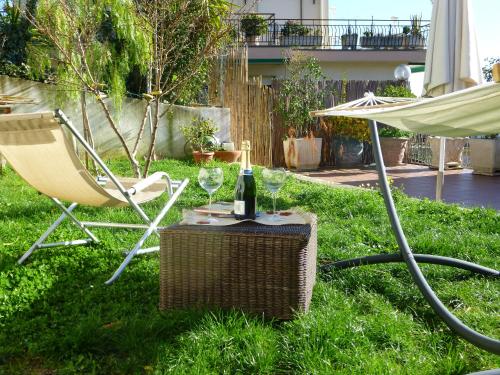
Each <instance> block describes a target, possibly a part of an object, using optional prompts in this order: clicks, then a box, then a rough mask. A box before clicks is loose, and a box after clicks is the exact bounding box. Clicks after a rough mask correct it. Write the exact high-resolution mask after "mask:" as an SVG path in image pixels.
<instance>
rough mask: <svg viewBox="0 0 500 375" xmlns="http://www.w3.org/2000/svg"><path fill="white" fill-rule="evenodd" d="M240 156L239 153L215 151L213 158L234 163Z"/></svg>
mask: <svg viewBox="0 0 500 375" xmlns="http://www.w3.org/2000/svg"><path fill="white" fill-rule="evenodd" d="M240 156H241V151H215V154H214V158H215V159H216V160H220V161H224V162H226V163H234V162H235V161H236V160H238V159H239V157H240Z"/></svg>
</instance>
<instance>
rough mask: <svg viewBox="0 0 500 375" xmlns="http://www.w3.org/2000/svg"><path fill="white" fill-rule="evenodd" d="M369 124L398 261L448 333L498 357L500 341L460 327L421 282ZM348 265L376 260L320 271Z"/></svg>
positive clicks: (375, 134) (372, 124)
mask: <svg viewBox="0 0 500 375" xmlns="http://www.w3.org/2000/svg"><path fill="white" fill-rule="evenodd" d="M369 124H370V133H371V138H372V144H373V154H374V156H375V162H376V165H377V172H378V177H379V184H380V189H381V192H382V195H383V197H384V202H385V206H386V209H387V214H388V215H389V220H390V222H391V226H392V231H393V232H394V235H395V237H396V241H397V243H398V247H399V251H400V254H401V257H402V258H403V260H404V262H405V263H406V265H407V267H408V270H409V271H410V274H411V276H412V278H413V281H414V283H415V284H416V285H417V287H418V289H419V290H420V292H421V293H422V295H423V296H424V298H425V300H426V301H427V303H429V305H430V306H431V307H432V309H433V310H434V312H435V313H436V314H437V315H438V316H439V317H440V318H441V319H442V320H443V321H444V322H445V323H446V325H448V327H450V329H452V330H453V331H455V332H456V333H457V334H458V335H459V336H461V337H463V338H464V339H465V340H467V341H469V342H470V343H471V344H473V345H475V346H477V347H478V348H481V349H484V350H486V351H489V352H491V353H495V354H500V341H499V340H496V339H493V338H491V337H488V336H485V335H483V334H481V333H479V332H476V331H474V330H473V329H471V328H469V327H467V326H466V325H465V324H463V323H462V321H460V320H459V319H458V318H457V317H456V316H455V315H453V314H452V313H451V312H450V311H449V310H448V309H447V308H446V306H445V305H444V304H443V303H442V302H441V301H440V300H439V298H438V297H437V296H436V294H435V293H434V291H433V290H432V288H431V287H430V285H429V283H428V282H427V280H426V279H425V276H424V275H423V273H422V271H421V270H420V268H419V266H418V264H417V262H416V261H415V256H414V254H413V253H412V251H411V249H410V246H409V245H408V241H407V240H406V237H405V234H404V232H403V228H402V227H401V223H400V222H399V217H398V214H397V212H396V207H395V206H394V200H393V199H392V194H391V189H390V187H389V184H388V182H387V175H386V173H385V166H384V159H383V157H382V150H381V148H380V141H379V137H378V132H377V123H376V122H375V121H373V120H370V121H369ZM379 260H380V261H379V262H378V263H386V262H387V259H386V257H383V256H381V257H380V259H379ZM349 262H351V264H353V266H358V265H363V264H374V263H377V261H376V260H373V261H372V262H370V263H368V262H356V260H348V261H341V262H335V263H331V264H329V265H325V266H323V268H326V267H329V268H334V267H335V265H336V264H345V263H349ZM432 263H438V262H437V261H432ZM446 263H447V265H451V266H454V267H456V266H458V265H460V264H463V261H458V260H452V261H446ZM460 268H464V267H460ZM470 268H475V267H470ZM477 271H479V270H477ZM483 271H484V273H483V272H481V273H483V274H492V276H494V277H499V276H500V272H499V271H497V270H491V269H484V270H483Z"/></svg>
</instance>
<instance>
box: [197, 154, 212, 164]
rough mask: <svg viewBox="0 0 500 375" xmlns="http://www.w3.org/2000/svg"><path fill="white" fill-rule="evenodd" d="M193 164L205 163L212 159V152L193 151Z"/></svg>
mask: <svg viewBox="0 0 500 375" xmlns="http://www.w3.org/2000/svg"><path fill="white" fill-rule="evenodd" d="M193 158H194V162H195V163H197V164H201V163H206V162H207V161H210V160H212V159H213V158H214V153H213V152H200V151H193Z"/></svg>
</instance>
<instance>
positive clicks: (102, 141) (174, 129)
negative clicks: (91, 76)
mask: <svg viewBox="0 0 500 375" xmlns="http://www.w3.org/2000/svg"><path fill="white" fill-rule="evenodd" d="M57 89H58V87H57V86H55V85H48V84H44V83H39V82H33V81H27V80H22V79H17V78H11V77H7V76H1V75H0V93H1V94H4V95H20V96H27V97H30V98H33V99H34V100H36V101H37V104H33V105H32V104H29V105H27V104H23V105H15V106H13V112H14V113H19V112H41V111H47V110H49V111H50V110H54V109H55V108H61V109H62V110H63V111H64V112H65V113H66V114H67V115H68V117H69V118H70V119H71V120H72V122H73V124H74V125H75V126H76V127H77V128H78V129H80V130H81V129H82V115H81V111H80V102H79V101H77V102H75V103H64V104H62V105H58V102H57V100H56V95H57ZM87 102H88V105H87V111H88V113H89V121H90V126H91V128H92V132H93V134H94V139H95V143H96V150H97V152H98V153H99V154H100V155H101V156H107V157H109V156H115V155H119V154H122V153H123V151H122V148H121V146H120V144H119V141H118V138H117V137H116V135H115V134H114V132H113V131H112V129H111V128H110V126H109V124H108V122H107V120H106V118H105V116H104V113H103V111H102V110H101V109H100V107H98V106H97V104H96V103H95V102H94V101H93V99H92V97H91V96H90V95H89V96H88V100H87ZM110 107H111V108H113V106H112V104H110ZM144 108H145V101H143V100H139V99H131V98H127V99H125V101H124V102H123V107H122V111H121V114H119V115H118V114H117V113H115V111H114V110H113V114H114V116H115V118H117V119H118V121H119V127H120V130H121V132H122V134H123V135H124V137H125V139H126V141H127V143H128V144H129V145H131V147H132V145H133V143H134V141H135V138H136V136H137V132H138V129H139V127H140V125H141V119H142V115H143V113H144ZM160 108H161V110H160V116H161V117H160V127H159V129H158V135H157V137H158V138H157V143H156V152H157V154H158V155H159V156H162V157H173V158H184V157H185V155H184V143H185V141H184V137H183V135H182V133H181V132H180V127H181V126H182V125H185V124H188V123H190V122H191V120H192V119H193V118H195V117H198V116H202V117H204V118H208V119H211V120H213V121H214V122H215V123H216V124H217V126H218V127H219V129H220V130H219V132H218V133H217V137H218V138H219V139H220V140H221V141H227V140H230V139H231V136H230V121H231V116H230V111H229V108H217V107H185V106H176V105H174V106H172V108H171V113H170V114H169V113H168V112H167V110H168V105H166V104H161V106H160ZM150 139H151V134H150V131H149V124H148V126H147V130H146V132H145V134H144V137H143V141H142V145H141V147H140V149H139V153H138V154H139V155H144V154H145V152H146V150H147V147H148V144H149V141H150Z"/></svg>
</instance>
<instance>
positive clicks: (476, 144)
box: [469, 134, 500, 176]
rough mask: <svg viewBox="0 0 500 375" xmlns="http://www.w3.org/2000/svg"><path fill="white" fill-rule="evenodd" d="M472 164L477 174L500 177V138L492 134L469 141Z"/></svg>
mask: <svg viewBox="0 0 500 375" xmlns="http://www.w3.org/2000/svg"><path fill="white" fill-rule="evenodd" d="M469 146H470V162H471V165H472V171H473V173H475V174H484V175H487V176H497V175H500V138H499V135H498V134H491V135H489V136H486V137H484V138H471V139H469Z"/></svg>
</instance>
